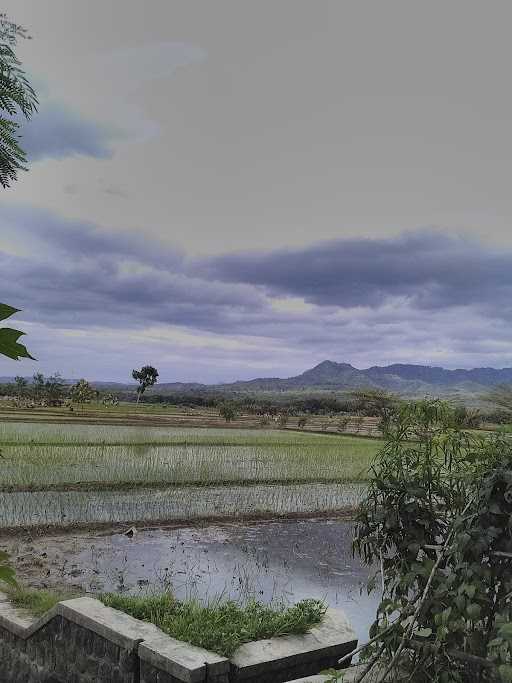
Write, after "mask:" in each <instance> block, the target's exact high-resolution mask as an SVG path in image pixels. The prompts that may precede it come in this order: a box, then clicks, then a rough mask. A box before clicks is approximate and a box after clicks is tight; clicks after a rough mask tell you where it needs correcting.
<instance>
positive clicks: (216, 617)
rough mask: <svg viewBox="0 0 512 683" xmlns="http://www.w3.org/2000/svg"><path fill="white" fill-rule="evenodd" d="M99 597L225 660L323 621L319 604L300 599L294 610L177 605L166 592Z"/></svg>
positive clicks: (250, 605) (322, 607)
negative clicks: (243, 649) (240, 650)
mask: <svg viewBox="0 0 512 683" xmlns="http://www.w3.org/2000/svg"><path fill="white" fill-rule="evenodd" d="M101 599H102V601H103V603H104V604H105V605H107V606H108V607H114V608H115V609H118V610H121V611H123V612H126V613H127V614H130V615H131V616H133V617H135V618H136V619H142V620H143V621H148V622H151V623H153V624H155V625H156V626H158V628H160V629H161V630H162V631H164V632H165V633H167V634H168V635H170V636H172V637H173V638H176V639H178V640H183V641H185V642H187V643H191V644H192V645H196V646H198V647H203V648H205V649H207V650H211V651H212V652H216V653H218V654H219V655H222V656H224V657H230V656H231V655H232V654H233V652H234V651H235V650H236V649H237V648H238V647H239V646H240V645H242V644H243V643H247V642H250V641H252V640H261V639H264V638H272V637H274V636H283V635H287V634H300V633H307V631H309V630H310V629H311V627H312V626H314V625H315V624H318V623H319V622H320V621H321V620H322V617H323V616H324V614H325V609H326V607H325V605H324V603H322V602H320V601H318V600H302V601H301V602H299V603H297V604H296V605H294V606H292V607H284V606H281V607H269V606H267V605H263V604H261V603H259V602H256V601H251V602H249V603H247V604H246V605H240V604H238V603H235V602H232V601H221V600H215V601H213V602H210V603H209V604H207V605H202V604H200V603H199V602H196V601H194V600H190V601H185V602H181V601H178V600H176V599H175V598H174V597H173V596H172V595H170V594H163V595H158V596H154V597H130V596H125V595H118V594H108V595H104V596H102V598H101Z"/></svg>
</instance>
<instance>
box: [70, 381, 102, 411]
mask: <svg viewBox="0 0 512 683" xmlns="http://www.w3.org/2000/svg"><path fill="white" fill-rule="evenodd" d="M69 395H70V397H71V400H72V401H73V403H79V404H81V405H83V404H84V403H90V402H91V401H92V400H93V398H94V397H95V396H96V392H95V391H94V389H93V388H92V387H91V385H90V384H89V382H88V381H87V380H86V379H80V380H78V382H77V383H76V384H73V386H72V387H71V389H70V391H69Z"/></svg>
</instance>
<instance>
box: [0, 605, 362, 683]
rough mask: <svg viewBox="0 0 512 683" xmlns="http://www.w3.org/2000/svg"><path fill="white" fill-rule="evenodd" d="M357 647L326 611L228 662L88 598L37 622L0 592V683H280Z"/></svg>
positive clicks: (338, 618) (343, 622) (337, 617)
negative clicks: (300, 630) (304, 628)
mask: <svg viewBox="0 0 512 683" xmlns="http://www.w3.org/2000/svg"><path fill="white" fill-rule="evenodd" d="M356 644H357V641H356V638H355V635H354V632H353V630H352V628H351V626H350V624H349V623H348V621H347V619H346V617H345V615H344V614H343V612H340V611H338V610H328V612H327V614H326V617H325V619H324V621H323V622H322V624H320V625H319V626H317V627H314V628H313V629H311V631H310V632H309V633H307V634H305V635H302V636H284V637H280V638H272V639H269V640H261V641H256V642H253V643H247V644H245V645H243V646H242V647H240V648H238V650H237V651H236V652H235V654H234V656H233V657H232V658H231V660H228V659H226V658H224V657H220V656H219V655H216V654H215V653H213V652H209V651H208V650H204V649H202V648H198V647H194V646H193V645H189V644H188V643H184V642H181V641H179V640H175V639H174V638H171V637H169V636H167V635H166V634H165V633H163V632H162V631H160V630H159V629H158V628H157V627H156V626H154V625H153V624H147V623H145V622H142V621H139V620H137V619H134V618H133V617H130V616H129V615H127V614H124V613H123V612H119V611H117V610H114V609H111V608H109V607H105V605H103V603H101V602H99V601H98V600H94V599H92V598H86V597H84V598H76V599H74V600H66V601H63V602H60V603H59V604H58V605H56V607H54V608H53V609H52V610H50V611H49V612H48V613H47V614H45V615H44V616H43V617H42V618H41V619H34V618H31V617H29V616H27V615H26V613H24V612H23V611H22V610H18V609H16V608H14V607H13V606H12V605H11V603H10V602H9V601H8V599H7V598H6V596H3V595H2V594H1V593H0V681H1V683H121V682H126V683H235V682H236V683H238V682H240V683H241V682H243V683H267V682H268V683H285V682H286V681H290V680H291V679H293V678H299V677H300V676H307V675H309V674H317V673H318V672H319V671H321V670H322V669H323V668H328V667H331V666H335V665H336V663H337V661H338V659H339V658H340V657H343V656H344V655H345V654H347V653H348V652H351V651H352V650H353V649H354V648H355V646H356Z"/></svg>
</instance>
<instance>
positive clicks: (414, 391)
mask: <svg viewBox="0 0 512 683" xmlns="http://www.w3.org/2000/svg"><path fill="white" fill-rule="evenodd" d="M497 384H512V368H502V369H496V368H474V369H472V370H464V369H457V370H446V369H445V368H441V367H435V366H428V365H412V364H411V365H409V364H405V363H395V364H393V365H385V366H378V365H374V366H373V367H371V368H366V369H363V370H358V369H357V368H355V367H354V366H353V365H350V364H349V363H335V362H334V361H331V360H325V361H323V362H322V363H319V364H318V365H315V367H314V368H311V369H310V370H306V371H305V372H303V373H302V374H300V375H297V376H295V377H288V378H286V379H282V378H279V377H262V378H257V379H252V380H247V381H239V382H232V383H230V384H216V385H211V384H210V385H206V384H186V383H173V384H159V385H157V386H155V387H154V389H153V391H155V390H157V391H159V392H161V393H165V392H171V391H216V392H257V391H265V392H283V391H308V390H309V391H312V390H316V391H349V390H351V389H357V388H362V387H373V388H376V389H386V390H388V391H393V392H395V393H398V394H402V395H404V396H425V395H426V394H430V395H436V396H439V395H448V394H449V395H452V396H456V395H458V394H461V395H467V394H473V395H477V394H482V393H486V392H487V391H488V390H489V388H490V387H493V386H496V385H497Z"/></svg>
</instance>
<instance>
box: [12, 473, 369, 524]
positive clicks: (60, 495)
mask: <svg viewBox="0 0 512 683" xmlns="http://www.w3.org/2000/svg"><path fill="white" fill-rule="evenodd" d="M364 490H365V485H364V484H358V483H342V484H315V483H311V484H286V485H278V484H256V485H251V486H247V485H245V486H236V485H235V486H233V485H231V486H184V487H173V488H164V489H155V488H152V489H134V490H128V491H108V490H107V491H73V490H71V491H17V492H0V528H6V527H22V528H27V527H35V526H48V525H58V526H73V525H78V524H103V523H109V522H151V521H153V522H156V521H173V520H193V519H201V518H205V517H215V518H218V517H248V516H258V515H262V516H265V515H268V514H277V515H287V514H290V515H293V514H300V513H304V514H308V515H311V514H314V513H317V512H331V511H336V510H343V509H346V508H354V507H355V506H356V505H357V503H358V502H359V500H360V499H361V497H362V495H363V493H364Z"/></svg>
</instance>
